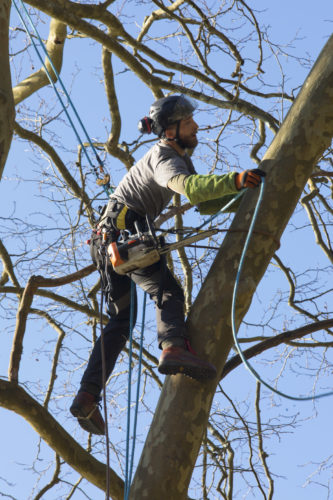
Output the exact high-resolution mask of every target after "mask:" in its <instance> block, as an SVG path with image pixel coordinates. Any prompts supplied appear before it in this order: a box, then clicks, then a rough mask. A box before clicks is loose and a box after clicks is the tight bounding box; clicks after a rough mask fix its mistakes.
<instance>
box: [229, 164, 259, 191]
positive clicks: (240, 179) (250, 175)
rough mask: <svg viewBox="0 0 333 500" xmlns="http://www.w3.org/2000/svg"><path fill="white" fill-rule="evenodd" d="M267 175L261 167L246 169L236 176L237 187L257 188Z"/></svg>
mask: <svg viewBox="0 0 333 500" xmlns="http://www.w3.org/2000/svg"><path fill="white" fill-rule="evenodd" d="M265 175H266V173H265V172H264V171H263V170H260V168H253V169H252V170H244V172H241V173H240V174H237V176H236V178H235V183H236V187H237V189H238V191H239V190H240V189H244V188H255V187H257V186H259V184H261V177H265Z"/></svg>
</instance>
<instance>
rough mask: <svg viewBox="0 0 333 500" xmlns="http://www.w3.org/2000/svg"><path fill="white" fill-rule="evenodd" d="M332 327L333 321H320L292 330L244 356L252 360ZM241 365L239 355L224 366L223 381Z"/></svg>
mask: <svg viewBox="0 0 333 500" xmlns="http://www.w3.org/2000/svg"><path fill="white" fill-rule="evenodd" d="M332 326H333V319H326V320H322V321H318V322H316V323H312V324H310V325H304V326H302V327H300V328H296V329H295V330H290V331H289V332H283V333H280V334H279V335H277V336H276V337H272V338H269V339H267V340H264V341H263V342H260V343H259V344H256V345H254V346H252V347H249V349H246V350H245V351H243V354H244V356H245V358H246V359H251V358H253V357H254V356H258V354H261V353H263V352H264V351H267V350H268V349H271V348H272V347H276V346H278V345H281V344H284V343H286V342H288V341H290V340H293V339H299V338H301V337H304V336H305V335H307V334H309V333H313V332H317V331H318V330H323V329H325V328H330V327H332ZM305 347H306V346H305ZM241 364H242V360H241V358H240V356H239V354H237V355H236V356H233V357H232V358H231V359H229V360H228V361H227V362H226V364H225V365H224V368H223V371H222V375H221V380H222V379H223V378H224V377H226V376H227V375H228V374H229V373H230V372H231V371H232V370H234V369H235V368H237V366H239V365H241Z"/></svg>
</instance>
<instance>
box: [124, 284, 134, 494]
mask: <svg viewBox="0 0 333 500" xmlns="http://www.w3.org/2000/svg"><path fill="white" fill-rule="evenodd" d="M130 300H131V306H130V327H129V352H128V385H127V428H126V463H125V485H124V499H125V500H127V499H128V495H129V488H130V483H129V442H130V429H131V389H132V387H131V386H132V352H133V327H134V300H135V285H134V282H133V281H132V282H131V299H130Z"/></svg>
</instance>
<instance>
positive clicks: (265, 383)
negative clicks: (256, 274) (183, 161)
mask: <svg viewBox="0 0 333 500" xmlns="http://www.w3.org/2000/svg"><path fill="white" fill-rule="evenodd" d="M261 180H262V182H261V185H260V192H259V196H258V200H257V203H256V207H255V210H254V214H253V217H252V221H251V224H250V228H249V231H248V234H247V237H246V240H245V244H244V247H243V251H242V254H241V258H240V261H239V266H238V271H237V275H236V280H235V286H234V291H233V296H232V306H231V326H232V335H233V338H234V342H235V346H236V348H237V351H238V354H239V356H240V358H241V360H242V362H243V363H244V365H245V366H246V368H247V369H248V370H249V371H250V373H251V374H252V375H253V377H254V378H255V379H256V380H257V381H258V382H260V383H261V384H263V385H264V386H265V387H267V388H268V389H270V390H271V391H272V392H274V393H275V394H278V395H279V396H282V397H284V398H287V399H291V400H293V401H312V400H315V399H319V398H324V397H327V396H332V395H333V391H329V392H324V393H321V394H317V395H315V396H304V397H302V396H292V395H289V394H286V393H284V392H281V391H279V390H277V389H275V388H274V387H272V386H271V385H270V384H268V383H267V382H265V380H263V379H262V378H261V377H260V375H259V374H258V373H257V372H256V370H255V369H254V368H253V366H252V365H251V364H250V363H249V361H248V360H247V359H246V357H245V356H244V353H243V351H242V349H241V347H240V344H239V342H238V339H237V333H238V332H237V330H236V326H235V325H236V322H235V309H236V301H237V292H238V286H239V282H240V276H241V272H242V268H243V264H244V260H245V256H246V253H247V250H248V247H249V243H250V239H251V236H252V234H253V232H254V231H253V228H254V225H255V223H256V220H257V216H258V213H259V209H260V205H261V202H262V199H263V193H264V187H265V179H264V178H262V179H261Z"/></svg>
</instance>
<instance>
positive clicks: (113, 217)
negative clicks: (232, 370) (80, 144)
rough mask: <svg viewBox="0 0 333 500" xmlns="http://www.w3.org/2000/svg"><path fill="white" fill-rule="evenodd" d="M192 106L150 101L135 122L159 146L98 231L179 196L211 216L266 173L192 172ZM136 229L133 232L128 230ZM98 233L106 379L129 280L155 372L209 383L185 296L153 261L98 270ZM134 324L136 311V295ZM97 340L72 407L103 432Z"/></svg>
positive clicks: (119, 340)
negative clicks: (140, 305)
mask: <svg viewBox="0 0 333 500" xmlns="http://www.w3.org/2000/svg"><path fill="white" fill-rule="evenodd" d="M194 110H195V106H194V104H193V103H192V102H191V101H190V100H189V99H187V98H185V97H184V96H183V95H174V96H170V97H165V98H162V99H159V100H157V101H156V102H154V103H153V104H152V106H151V108H150V112H149V117H145V118H144V119H143V120H141V121H140V122H139V129H140V131H141V132H143V133H150V132H153V133H154V134H156V135H157V136H158V137H159V139H160V140H159V141H158V142H157V143H156V144H155V145H154V146H152V148H151V149H150V150H149V151H148V152H147V153H146V154H145V155H144V157H143V158H142V159H141V160H139V161H138V163H137V164H136V165H134V166H133V167H132V168H131V169H130V170H129V172H128V173H127V174H126V175H125V177H124V178H123V179H122V181H121V182H120V184H119V186H118V187H117V188H116V190H115V191H114V193H112V195H111V197H110V200H109V202H108V205H107V207H106V210H105V211H104V213H103V214H102V217H101V219H100V222H99V228H103V227H106V229H107V230H109V231H113V232H114V233H115V232H116V231H118V232H119V231H120V230H124V229H127V230H129V231H131V232H133V230H134V222H136V223H137V224H140V227H143V228H145V227H146V219H145V217H146V216H147V215H148V217H149V219H150V220H152V221H153V220H154V219H156V217H158V216H159V215H160V213H161V212H162V211H163V210H164V209H165V208H166V206H167V205H168V203H169V202H170V200H171V198H172V196H173V195H174V193H175V192H176V193H180V194H183V195H185V196H186V197H187V198H188V200H189V201H190V203H191V204H192V205H197V206H198V209H199V212H200V213H202V214H212V213H216V212H217V211H218V210H219V209H220V208H222V207H223V206H224V205H225V204H226V203H227V202H228V200H229V199H231V198H232V197H233V196H234V195H235V194H236V193H237V192H238V191H239V190H241V189H243V188H247V187H250V188H254V187H256V186H258V185H259V184H260V182H261V177H262V176H263V175H265V174H264V172H262V171H261V170H259V169H253V170H245V171H244V172H242V173H236V172H232V173H228V174H224V175H198V174H197V173H196V171H195V169H194V166H193V163H192V161H191V159H190V157H189V156H188V154H187V153H186V150H187V149H194V148H195V147H196V146H197V144H198V139H197V131H198V125H197V124H196V122H195V121H194V119H193V112H194ZM134 232H135V231H134ZM101 241H102V240H101V236H100V235H99V234H98V233H97V234H95V235H94V236H93V237H92V239H91V244H90V248H91V255H92V259H93V262H94V263H95V265H96V266H97V267H98V268H99V270H100V273H101V278H102V286H103V287H104V290H105V295H106V302H107V306H108V314H109V318H110V319H109V322H108V324H107V325H106V327H105V328H104V330H103V332H104V350H105V364H106V377H107V378H108V377H109V376H110V374H111V373H112V370H113V368H114V366H115V363H116V360H117V358H118V356H119V354H120V352H121V350H122V349H123V347H124V346H125V343H126V341H127V339H128V337H129V327H130V308H131V304H130V295H131V294H130V289H131V280H132V281H133V282H134V283H135V284H137V285H139V286H140V287H141V288H142V289H143V290H144V291H146V292H147V293H148V294H149V295H150V297H151V298H152V299H153V300H154V302H155V305H156V317H157V331H158V343H159V347H160V348H161V349H162V354H161V357H160V359H159V365H158V371H159V372H160V373H163V374H176V373H182V374H184V375H188V376H190V377H192V378H194V379H197V380H204V379H212V378H215V377H216V375H217V373H216V369H215V367H214V366H213V365H212V364H210V363H209V362H208V361H205V360H203V359H200V358H199V357H198V356H197V355H196V354H195V353H194V351H193V350H192V349H191V347H190V344H189V341H188V336H187V332H186V327H185V320H184V294H183V290H182V289H181V287H180V286H179V285H178V283H177V281H176V279H175V278H174V277H173V275H172V273H171V272H170V271H169V269H168V267H167V266H166V263H165V259H164V257H163V256H162V257H161V260H160V261H159V262H156V263H154V264H152V265H149V266H148V267H145V268H142V269H137V270H135V271H132V272H130V273H128V274H126V275H120V274H117V273H116V272H115V271H114V270H113V268H112V266H111V264H110V262H109V263H108V267H107V268H105V266H103V265H102V262H101V259H102V257H101V254H100V252H99V249H100V247H101ZM132 307H133V308H134V323H135V320H136V312H137V299H136V294H135V300H134V304H132ZM102 385H103V384H102V354H101V339H100V338H99V339H98V340H97V342H96V343H95V346H94V348H93V351H92V353H91V356H90V359H89V362H88V365H87V368H86V370H85V372H84V374H83V377H82V380H81V386H80V389H79V392H78V394H77V396H76V397H75V399H74V401H73V403H72V406H71V408H70V411H71V413H72V414H73V415H74V416H75V417H77V418H78V421H79V424H80V425H81V427H82V428H83V429H85V430H86V431H88V432H92V433H95V434H104V433H105V425H104V420H103V418H102V415H101V413H100V411H99V408H98V402H99V401H100V393H101V391H102Z"/></svg>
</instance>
